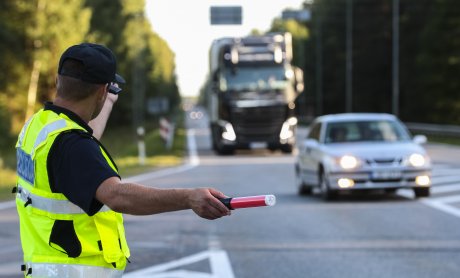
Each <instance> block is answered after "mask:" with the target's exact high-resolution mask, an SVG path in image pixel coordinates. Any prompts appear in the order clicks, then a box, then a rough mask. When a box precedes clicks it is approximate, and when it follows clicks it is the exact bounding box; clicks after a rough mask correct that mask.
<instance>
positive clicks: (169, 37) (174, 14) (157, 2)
mask: <svg viewBox="0 0 460 278" xmlns="http://www.w3.org/2000/svg"><path fill="white" fill-rule="evenodd" d="M303 2H304V0H146V15H147V18H148V19H149V20H150V22H151V24H152V28H153V30H154V31H155V32H156V33H157V34H159V35H160V36H161V37H162V38H163V39H164V40H165V41H166V42H167V43H168V44H169V46H170V48H171V49H172V51H173V52H174V53H175V55H176V61H175V62H176V75H177V78H178V85H179V89H180V92H181V94H182V96H185V97H187V96H197V95H198V93H199V90H200V88H201V87H202V86H203V84H204V81H205V78H206V74H207V72H208V53H209V47H210V46H211V43H212V40H213V39H216V38H219V37H226V36H245V35H247V34H249V33H250V31H251V30H252V29H258V30H261V31H267V30H268V29H269V28H270V25H271V22H272V20H273V19H274V18H275V17H280V16H281V12H282V11H283V10H284V9H285V8H292V9H299V8H300V7H301V6H302V3H303ZM210 6H242V10H243V23H242V24H241V25H210V22H209V9H210Z"/></svg>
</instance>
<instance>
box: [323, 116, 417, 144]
mask: <svg viewBox="0 0 460 278" xmlns="http://www.w3.org/2000/svg"><path fill="white" fill-rule="evenodd" d="M407 140H410V135H409V134H408V133H407V132H406V130H405V129H404V127H402V126H401V124H400V123H399V122H397V121H388V120H379V121H349V122H332V123H329V124H328V125H327V129H326V137H325V143H343V142H362V141H373V142H394V141H407Z"/></svg>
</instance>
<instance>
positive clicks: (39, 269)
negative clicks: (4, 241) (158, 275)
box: [25, 262, 123, 278]
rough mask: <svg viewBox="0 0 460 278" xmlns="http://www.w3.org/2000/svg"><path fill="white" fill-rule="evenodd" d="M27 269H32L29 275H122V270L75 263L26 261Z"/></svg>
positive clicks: (86, 277)
mask: <svg viewBox="0 0 460 278" xmlns="http://www.w3.org/2000/svg"><path fill="white" fill-rule="evenodd" d="M29 269H32V270H31V275H30V277H69V278H70V277H71V278H91V277H94V278H96V277H97V278H100V277H104V278H119V277H122V276H123V270H117V269H111V268H106V267H98V266H88V265H77V264H52V263H30V262H27V263H26V270H25V272H26V273H27V271H29ZM27 277H29V276H27Z"/></svg>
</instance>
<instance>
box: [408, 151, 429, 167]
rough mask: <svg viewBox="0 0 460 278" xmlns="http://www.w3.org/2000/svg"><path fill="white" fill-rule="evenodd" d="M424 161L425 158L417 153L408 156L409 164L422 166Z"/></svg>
mask: <svg viewBox="0 0 460 278" xmlns="http://www.w3.org/2000/svg"><path fill="white" fill-rule="evenodd" d="M425 163H426V159H425V157H424V156H423V155H421V154H419V153H414V154H411V155H410V156H409V164H410V165H411V166H414V167H422V166H424V165H425Z"/></svg>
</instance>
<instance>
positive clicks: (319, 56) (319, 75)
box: [316, 8, 323, 116]
mask: <svg viewBox="0 0 460 278" xmlns="http://www.w3.org/2000/svg"><path fill="white" fill-rule="evenodd" d="M322 47H323V46H322V27H321V14H320V11H319V8H317V15H316V115H317V116H319V115H322V114H323V49H322Z"/></svg>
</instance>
